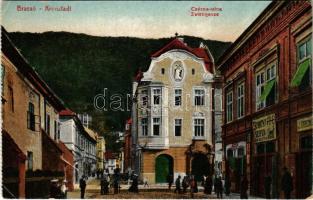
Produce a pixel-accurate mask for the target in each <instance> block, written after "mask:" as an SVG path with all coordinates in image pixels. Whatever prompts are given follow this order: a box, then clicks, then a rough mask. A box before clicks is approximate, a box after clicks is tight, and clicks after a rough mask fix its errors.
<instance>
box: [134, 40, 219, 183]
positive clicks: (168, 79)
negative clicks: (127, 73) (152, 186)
mask: <svg viewBox="0 0 313 200" xmlns="http://www.w3.org/2000/svg"><path fill="white" fill-rule="evenodd" d="M151 59H152V61H151V64H150V67H149V69H148V71H147V72H145V73H144V74H143V75H142V76H141V75H140V74H139V75H138V76H137V82H136V83H134V91H136V98H137V103H136V105H135V107H136V111H135V112H134V111H133V112H132V115H133V116H132V118H133V119H134V123H135V124H136V123H137V125H135V126H133V127H134V128H133V129H132V132H133V133H132V135H135V137H136V138H133V139H134V141H135V143H136V145H137V147H136V148H135V149H132V151H133V155H136V158H138V160H137V164H135V167H134V168H135V171H137V172H138V173H140V175H141V177H142V178H143V177H145V178H147V179H148V181H149V182H150V183H162V182H166V180H167V177H168V176H169V175H172V176H173V178H174V179H176V177H178V175H181V176H184V175H186V174H190V173H191V174H193V175H195V177H196V178H197V179H198V180H200V179H201V178H202V176H203V175H208V174H210V164H209V163H210V162H211V160H212V158H210V152H211V148H212V118H213V117H212V94H213V91H212V89H213V87H212V85H213V71H214V61H213V57H212V55H211V53H210V51H209V50H208V48H207V47H206V46H205V45H203V44H202V43H201V44H200V47H199V48H191V47H189V46H187V44H185V43H184V41H183V39H182V38H175V39H174V40H173V41H171V42H170V43H169V44H167V45H166V46H164V47H163V48H162V49H161V50H159V51H157V52H156V53H154V54H153V55H152V58H151ZM133 106H134V105H133ZM136 127H137V128H136ZM195 163H197V164H195Z"/></svg>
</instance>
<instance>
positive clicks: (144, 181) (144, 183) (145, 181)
mask: <svg viewBox="0 0 313 200" xmlns="http://www.w3.org/2000/svg"><path fill="white" fill-rule="evenodd" d="M146 186H147V187H149V184H148V179H147V177H144V178H143V187H146Z"/></svg>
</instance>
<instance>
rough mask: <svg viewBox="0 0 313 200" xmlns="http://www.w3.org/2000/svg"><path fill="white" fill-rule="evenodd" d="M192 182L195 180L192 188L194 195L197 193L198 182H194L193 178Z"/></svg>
mask: <svg viewBox="0 0 313 200" xmlns="http://www.w3.org/2000/svg"><path fill="white" fill-rule="evenodd" d="M194 180H195V186H194V187H193V192H194V193H198V191H199V190H198V182H197V180H196V178H194Z"/></svg>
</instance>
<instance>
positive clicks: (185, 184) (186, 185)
mask: <svg viewBox="0 0 313 200" xmlns="http://www.w3.org/2000/svg"><path fill="white" fill-rule="evenodd" d="M182 187H183V193H186V191H187V188H188V180H187V176H184V178H183V181H182Z"/></svg>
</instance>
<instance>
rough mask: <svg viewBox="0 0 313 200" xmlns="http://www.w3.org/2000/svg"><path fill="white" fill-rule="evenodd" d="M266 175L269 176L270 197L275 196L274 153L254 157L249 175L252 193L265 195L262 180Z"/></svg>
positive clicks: (275, 161)
mask: <svg viewBox="0 0 313 200" xmlns="http://www.w3.org/2000/svg"><path fill="white" fill-rule="evenodd" d="M266 176H271V179H272V187H271V197H272V198H275V197H276V195H277V194H276V193H277V156H276V154H274V153H271V154H263V155H257V156H255V157H254V167H253V171H252V175H251V186H252V190H253V194H254V195H256V196H260V197H265V187H264V186H265V185H264V182H265V177H266Z"/></svg>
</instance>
